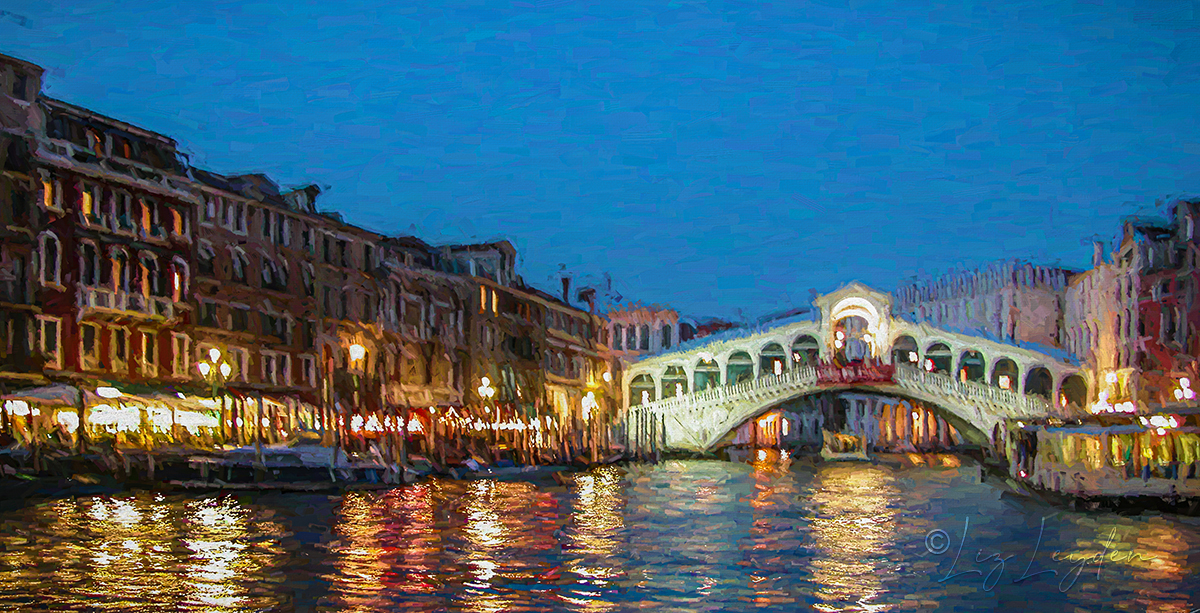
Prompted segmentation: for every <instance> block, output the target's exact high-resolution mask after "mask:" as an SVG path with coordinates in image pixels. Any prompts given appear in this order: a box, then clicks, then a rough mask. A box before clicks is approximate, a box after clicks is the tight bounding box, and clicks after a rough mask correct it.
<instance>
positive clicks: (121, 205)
mask: <svg viewBox="0 0 1200 613" xmlns="http://www.w3.org/2000/svg"><path fill="white" fill-rule="evenodd" d="M113 229H114V230H117V231H118V232H130V233H132V232H133V196H130V195H129V194H127V193H125V192H117V193H116V195H114V196H113Z"/></svg>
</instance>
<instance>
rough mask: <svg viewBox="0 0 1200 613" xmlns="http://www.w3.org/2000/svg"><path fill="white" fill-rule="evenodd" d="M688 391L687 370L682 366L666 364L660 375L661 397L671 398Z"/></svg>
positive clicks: (689, 388)
mask: <svg viewBox="0 0 1200 613" xmlns="http://www.w3.org/2000/svg"><path fill="white" fill-rule="evenodd" d="M690 391H691V385H690V384H689V382H688V376H687V371H686V370H684V368H683V367H682V366H668V367H667V369H666V370H665V371H664V372H663V375H662V397H663V398H673V397H675V396H678V395H680V394H687V393H689V392H690Z"/></svg>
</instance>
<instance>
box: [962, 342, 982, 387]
mask: <svg viewBox="0 0 1200 613" xmlns="http://www.w3.org/2000/svg"><path fill="white" fill-rule="evenodd" d="M958 372H959V379H960V380H966V381H974V382H977V383H979V382H983V381H984V380H986V378H987V359H986V358H984V357H983V353H981V352H979V351H976V350H974V349H967V350H965V351H963V352H962V353H961V354H960V355H959V356H958Z"/></svg>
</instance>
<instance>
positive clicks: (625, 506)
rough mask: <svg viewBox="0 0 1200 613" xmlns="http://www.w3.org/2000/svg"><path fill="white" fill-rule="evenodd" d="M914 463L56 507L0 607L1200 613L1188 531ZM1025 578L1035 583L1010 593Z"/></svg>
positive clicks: (35, 534)
mask: <svg viewBox="0 0 1200 613" xmlns="http://www.w3.org/2000/svg"><path fill="white" fill-rule="evenodd" d="M754 457H755V458H758V457H760V456H759V455H758V454H756V455H755V456H754ZM927 464H929V465H931V466H920V467H914V468H896V467H889V466H882V465H870V464H849V463H845V464H838V463H835V464H819V465H818V464H812V463H810V462H805V461H802V460H798V461H795V462H793V461H792V460H791V459H790V458H787V457H786V456H784V457H780V456H779V455H778V454H774V453H767V454H763V459H761V460H758V459H756V461H754V462H752V463H746V464H738V463H729V462H718V461H672V462H664V463H662V464H660V465H657V466H653V465H633V466H629V467H626V468H616V467H604V468H599V469H595V470H591V471H587V472H583V473H580V474H577V475H574V476H573V477H572V478H571V479H569V480H568V481H567V484H566V485H558V484H538V485H535V484H532V483H523V482H499V481H489V480H481V481H469V482H459V481H450V480H436V479H435V480H431V481H429V482H425V483H421V484H417V485H413V486H409V487H405V488H398V489H395V490H392V491H388V492H350V493H347V494H345V495H343V496H319V495H299V494H261V495H253V496H230V495H225V496H215V495H209V496H163V495H161V494H148V493H128V494H122V495H117V496H92V497H79V498H69V499H62V500H55V501H51V502H46V503H38V504H30V505H28V506H25V507H23V508H20V509H17V510H10V511H6V512H4V513H3V514H0V608H5V609H14V608H15V609H43V610H112V611H127V610H146V611H150V610H161V609H163V608H167V609H170V610H178V611H264V610H280V611H293V610H298V611H304V610H328V611H437V610H464V611H514V610H518V611H558V610H569V611H604V612H607V611H642V610H650V609H653V610H656V611H658V610H662V611H695V610H708V611H714V610H738V611H740V610H747V609H755V610H777V611H792V610H797V608H798V607H799V608H802V609H803V608H812V609H815V610H819V611H891V610H896V611H910V610H927V609H933V608H942V609H944V610H959V609H983V610H988V609H993V610H1008V609H1012V608H1020V609H1023V610H1031V611H1061V610H1076V609H1078V610H1096V609H1113V608H1118V607H1119V606H1120V607H1123V608H1126V609H1128V610H1153V611H1179V612H1187V611H1191V610H1192V609H1195V608H1197V607H1200V603H1198V602H1197V587H1196V585H1197V584H1198V583H1200V582H1197V581H1195V580H1194V577H1195V576H1196V571H1197V565H1198V564H1200V559H1198V558H1197V556H1196V554H1195V553H1194V552H1196V551H1200V528H1198V526H1197V522H1196V521H1195V520H1193V519H1189V518H1176V517H1157V516H1149V515H1147V516H1141V517H1124V516H1117V515H1112V514H1103V513H1091V514H1083V513H1072V512H1067V511H1062V510H1058V509H1054V508H1049V507H1046V506H1044V505H1040V504H1037V503H1034V502H1030V501H1023V500H1020V499H1012V498H1010V497H1006V496H1001V490H1000V489H998V488H996V487H994V486H993V485H992V484H991V483H989V482H987V481H981V479H980V477H979V472H978V471H977V470H976V467H975V466H973V465H970V464H969V463H963V465H962V466H959V465H958V464H960V461H959V460H958V459H957V458H950V459H946V458H941V459H938V458H934V459H933V460H931V461H929V462H927ZM938 531H941V532H940V533H938ZM964 532H965V535H964ZM964 536H965V539H964ZM939 539H941V540H939ZM960 548H961V550H962V553H961V554H958V551H959V549H960ZM956 554H958V556H959V560H958V562H957V563H955V562H954V557H955V555H956ZM1027 566H1028V572H1029V573H1039V572H1042V574H1040V575H1037V576H1035V577H1033V578H1031V579H1027V580H1026V581H1024V582H1021V583H1020V584H1014V580H1015V579H1019V578H1020V577H1021V575H1022V574H1023V573H1026V572H1027ZM952 567H953V570H952ZM1043 571H1044V572H1043ZM954 573H959V574H958V575H954Z"/></svg>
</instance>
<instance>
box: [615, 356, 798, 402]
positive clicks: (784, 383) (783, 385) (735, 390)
mask: <svg viewBox="0 0 1200 613" xmlns="http://www.w3.org/2000/svg"><path fill="white" fill-rule="evenodd" d="M816 384H817V369H816V368H813V367H811V366H805V367H801V368H798V369H794V370H789V371H787V372H784V373H782V374H779V375H767V376H764V377H759V378H758V379H752V380H750V381H743V382H741V383H735V384H733V385H723V386H720V387H713V388H709V389H706V390H704V391H701V392H690V393H687V394H682V395H680V396H673V397H670V398H662V399H659V400H655V401H654V402H651V403H649V404H643V405H638V407H636V408H640V409H641V410H648V411H652V412H655V413H658V412H663V411H667V412H674V411H679V410H683V409H687V408H690V407H696V406H703V405H707V404H710V403H713V402H721V401H725V400H731V399H737V398H741V397H743V396H750V395H754V394H757V393H765V392H770V391H774V390H782V389H788V388H795V387H800V386H806V385H816ZM631 408H634V407H631Z"/></svg>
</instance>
